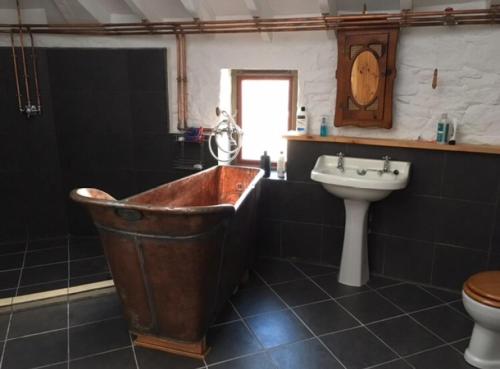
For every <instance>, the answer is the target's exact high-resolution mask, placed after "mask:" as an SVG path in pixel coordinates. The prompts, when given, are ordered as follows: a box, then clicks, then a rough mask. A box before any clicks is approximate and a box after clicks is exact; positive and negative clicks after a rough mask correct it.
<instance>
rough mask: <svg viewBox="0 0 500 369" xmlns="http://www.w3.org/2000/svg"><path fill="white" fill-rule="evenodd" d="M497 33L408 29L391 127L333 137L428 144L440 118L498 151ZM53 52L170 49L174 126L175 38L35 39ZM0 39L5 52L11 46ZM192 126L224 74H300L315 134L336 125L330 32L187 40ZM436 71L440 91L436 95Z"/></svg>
mask: <svg viewBox="0 0 500 369" xmlns="http://www.w3.org/2000/svg"><path fill="white" fill-rule="evenodd" d="M499 39H500V29H499V28H498V27H490V26H468V27H450V28H445V27H439V28H425V29H417V28H411V29H403V30H402V31H401V35H400V42H399V50H398V63H397V68H398V76H397V79H396V88H395V96H394V99H395V107H394V127H393V129H391V130H382V129H356V128H343V129H334V130H333V133H334V134H341V135H352V136H363V137H387V138H407V139H418V138H419V137H421V138H423V139H426V140H429V139H433V138H434V135H435V123H436V121H437V119H438V118H439V116H440V115H441V113H442V112H448V113H449V115H450V116H451V117H454V118H457V119H458V120H459V122H460V123H461V127H460V135H459V142H467V143H488V144H500V118H499V117H500V89H499V88H498V85H499V83H500V67H499V66H498V65H499V62H500V47H499V46H498V45H499V41H498V40H499ZM36 42H37V44H38V45H39V46H50V47H117V48H119V47H167V48H168V49H169V50H172V51H173V52H170V53H169V71H168V73H169V77H170V78H169V81H170V82H169V105H170V111H171V113H170V114H171V117H170V118H171V119H170V122H171V125H172V128H174V126H175V124H176V119H177V111H176V108H177V106H176V84H175V73H176V69H175V68H176V66H175V55H174V54H175V41H174V39H173V37H170V36H164V37H162V36H156V37H135V38H107V37H106V38H89V37H54V36H50V37H49V36H38V37H37V39H36ZM8 44H9V41H8V39H7V38H4V37H3V38H0V46H1V45H8ZM187 58H188V84H189V119H190V121H191V123H192V124H194V125H203V126H211V125H212V124H214V123H215V121H216V117H215V114H214V113H213V112H214V107H215V106H216V105H218V104H219V96H220V74H221V69H224V68H229V69H245V68H248V69H295V70H298V73H299V105H305V106H307V108H308V110H309V112H310V116H311V120H312V132H313V133H318V132H319V122H320V119H321V116H322V115H328V116H330V117H331V119H333V107H334V102H335V93H336V80H335V69H336V64H337V45H336V39H335V37H334V35H333V34H327V33H326V32H303V33H302V32H301V33H299V32H295V33H281V34H280V33H278V34H275V35H274V36H273V41H272V42H266V41H263V40H262V39H261V38H260V36H259V35H256V34H248V35H242V34H238V35H215V36H189V37H188V55H187ZM434 68H438V69H439V80H438V88H437V89H436V90H433V89H432V88H431V82H432V73H433V70H434Z"/></svg>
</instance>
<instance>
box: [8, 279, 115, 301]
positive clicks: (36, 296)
mask: <svg viewBox="0 0 500 369" xmlns="http://www.w3.org/2000/svg"><path fill="white" fill-rule="evenodd" d="M114 285H115V284H114V283H113V280H107V281H101V282H95V283H87V284H82V285H80V286H74V287H69V288H60V289H58V290H52V291H46V292H37V293H30V294H28V295H22V296H16V297H8V298H3V299H0V307H4V306H9V305H16V304H25V303H28V302H33V301H40V300H46V299H52V298H55V297H61V296H66V295H74V294H76V293H81V292H87V291H93V290H99V289H102V288H109V287H114Z"/></svg>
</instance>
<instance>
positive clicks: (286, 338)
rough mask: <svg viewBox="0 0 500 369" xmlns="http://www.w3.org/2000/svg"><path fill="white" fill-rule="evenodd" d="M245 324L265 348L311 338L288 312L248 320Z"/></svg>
mask: <svg viewBox="0 0 500 369" xmlns="http://www.w3.org/2000/svg"><path fill="white" fill-rule="evenodd" d="M247 322H248V324H249V326H250V328H252V330H253V331H254V332H255V334H256V335H257V338H258V339H259V341H260V342H261V343H262V344H263V345H264V346H265V347H266V348H270V347H275V346H279V345H282V344H285V343H292V342H295V341H299V340H303V339H306V338H309V337H311V333H309V331H308V330H307V328H306V327H304V325H303V324H302V323H301V322H300V321H299V320H298V319H297V318H296V317H295V316H294V315H293V313H292V312H291V311H288V310H286V311H275V312H272V313H267V314H262V315H259V316H255V317H252V318H248V319H247Z"/></svg>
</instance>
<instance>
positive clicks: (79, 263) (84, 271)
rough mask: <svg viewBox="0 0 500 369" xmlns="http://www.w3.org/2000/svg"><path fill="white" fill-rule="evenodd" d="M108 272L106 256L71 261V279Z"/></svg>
mask: <svg viewBox="0 0 500 369" xmlns="http://www.w3.org/2000/svg"><path fill="white" fill-rule="evenodd" d="M107 271H108V263H107V262H106V259H105V258H104V256H98V257H95V258H90V259H81V260H76V261H71V263H70V278H71V279H73V278H78V277H83V276H87V275H91V274H100V273H106V272H107Z"/></svg>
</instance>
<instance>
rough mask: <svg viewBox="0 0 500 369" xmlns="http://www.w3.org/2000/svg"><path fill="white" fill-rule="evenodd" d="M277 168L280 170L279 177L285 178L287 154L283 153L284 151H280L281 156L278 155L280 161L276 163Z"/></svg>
mask: <svg viewBox="0 0 500 369" xmlns="http://www.w3.org/2000/svg"><path fill="white" fill-rule="evenodd" d="M276 169H277V171H278V178H285V171H286V169H285V155H283V151H280V156H279V157H278V163H277V165H276Z"/></svg>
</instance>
